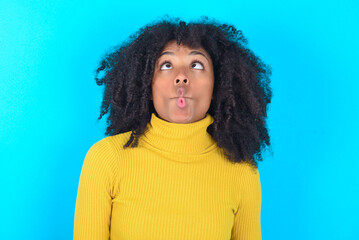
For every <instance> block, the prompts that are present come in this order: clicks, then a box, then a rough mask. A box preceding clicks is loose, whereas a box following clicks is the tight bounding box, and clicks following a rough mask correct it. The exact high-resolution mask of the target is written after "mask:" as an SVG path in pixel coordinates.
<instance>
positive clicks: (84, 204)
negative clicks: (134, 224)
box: [73, 139, 118, 240]
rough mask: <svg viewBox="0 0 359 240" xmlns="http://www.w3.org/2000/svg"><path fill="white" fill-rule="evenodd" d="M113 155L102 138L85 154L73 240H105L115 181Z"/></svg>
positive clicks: (115, 162) (107, 234)
mask: <svg viewBox="0 0 359 240" xmlns="http://www.w3.org/2000/svg"><path fill="white" fill-rule="evenodd" d="M116 160H118V159H117V158H116V154H115V152H114V151H113V150H112V148H111V145H110V143H109V141H106V139H102V140H101V141H99V142H97V143H95V144H94V145H93V146H92V147H91V148H90V150H89V151H88V152H87V154H86V157H85V160H84V163H83V166H82V170H81V175H80V180H79V185H78V191H77V199H76V207H75V220H74V235H73V237H74V240H85V239H86V240H108V239H109V236H110V222H111V207H112V198H113V195H114V191H115V190H114V185H115V184H114V182H115V179H116V175H117V172H118V170H117V169H118V166H117V161H116Z"/></svg>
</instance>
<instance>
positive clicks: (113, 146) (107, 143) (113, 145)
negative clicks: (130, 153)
mask: <svg viewBox="0 0 359 240" xmlns="http://www.w3.org/2000/svg"><path fill="white" fill-rule="evenodd" d="M130 136H131V132H125V133H120V134H116V135H113V136H107V137H104V138H102V139H100V140H99V141H97V142H95V143H94V144H93V145H92V146H91V147H90V149H89V151H88V153H87V154H88V155H89V154H96V155H102V156H110V155H111V156H112V157H114V155H116V153H119V152H121V150H123V146H124V145H125V144H126V143H127V141H128V140H129V138H130Z"/></svg>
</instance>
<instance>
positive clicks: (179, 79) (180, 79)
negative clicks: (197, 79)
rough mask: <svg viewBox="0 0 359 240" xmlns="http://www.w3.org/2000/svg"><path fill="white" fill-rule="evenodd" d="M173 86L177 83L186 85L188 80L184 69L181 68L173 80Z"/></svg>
mask: <svg viewBox="0 0 359 240" xmlns="http://www.w3.org/2000/svg"><path fill="white" fill-rule="evenodd" d="M174 83H175V86H177V85H188V84H189V80H188V76H187V73H186V71H185V70H184V69H181V70H180V71H179V72H178V73H177V74H176V77H175V80H174Z"/></svg>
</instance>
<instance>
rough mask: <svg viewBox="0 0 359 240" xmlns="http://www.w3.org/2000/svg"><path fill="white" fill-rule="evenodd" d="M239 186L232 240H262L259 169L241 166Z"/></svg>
mask: <svg viewBox="0 0 359 240" xmlns="http://www.w3.org/2000/svg"><path fill="white" fill-rule="evenodd" d="M238 170H239V177H238V181H237V184H239V186H238V187H237V189H239V193H240V197H239V199H240V200H239V205H238V210H237V212H236V213H235V218H234V223H233V228H232V237H231V240H244V239H245V240H260V239H262V237H261V224H260V214H261V198H262V197H261V184H260V178H259V172H258V169H256V168H254V167H252V166H251V165H249V164H247V163H243V164H241V168H239V169H238Z"/></svg>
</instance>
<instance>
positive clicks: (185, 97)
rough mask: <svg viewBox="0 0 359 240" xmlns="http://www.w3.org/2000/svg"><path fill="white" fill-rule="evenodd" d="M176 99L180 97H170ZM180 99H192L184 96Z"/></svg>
mask: <svg viewBox="0 0 359 240" xmlns="http://www.w3.org/2000/svg"><path fill="white" fill-rule="evenodd" d="M176 98H180V97H171V98H170V99H176ZM182 98H186V99H192V98H191V97H186V96H183V97H182Z"/></svg>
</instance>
